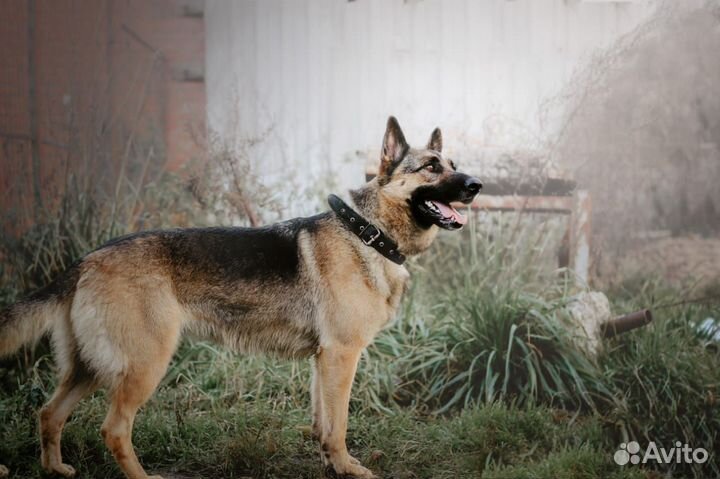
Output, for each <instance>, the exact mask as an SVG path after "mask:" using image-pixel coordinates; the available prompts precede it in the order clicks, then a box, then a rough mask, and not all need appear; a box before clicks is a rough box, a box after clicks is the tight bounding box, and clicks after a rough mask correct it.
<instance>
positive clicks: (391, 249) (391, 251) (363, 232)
mask: <svg viewBox="0 0 720 479" xmlns="http://www.w3.org/2000/svg"><path fill="white" fill-rule="evenodd" d="M328 203H329V204H330V208H332V210H333V211H334V212H335V214H336V215H337V216H338V218H340V220H341V221H342V223H343V224H344V225H345V226H346V227H347V228H348V229H349V230H350V231H352V232H353V233H355V235H356V236H357V237H358V238H360V241H362V242H363V243H365V244H366V245H368V246H371V247H373V248H375V250H377V252H378V253H380V254H381V255H383V256H385V257H386V258H387V259H389V260H390V261H392V262H393V263H396V264H403V263H404V262H405V255H403V254H402V253H400V252H399V251H398V246H397V243H396V242H395V241H393V240H392V239H391V238H390V237H388V236H387V235H386V234H385V233H383V232H382V231H381V230H380V228H378V227H377V226H375V225H374V224H372V223H370V222H369V221H368V220H366V219H365V218H363V217H362V216H361V215H360V214H359V213H358V212H357V211H355V210H353V209H352V208H350V207H349V206H348V205H347V204H346V203H345V202H344V201H343V200H341V199H340V198H338V197H337V196H336V195H330V196H328Z"/></svg>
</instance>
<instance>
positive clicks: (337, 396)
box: [0, 118, 454, 479]
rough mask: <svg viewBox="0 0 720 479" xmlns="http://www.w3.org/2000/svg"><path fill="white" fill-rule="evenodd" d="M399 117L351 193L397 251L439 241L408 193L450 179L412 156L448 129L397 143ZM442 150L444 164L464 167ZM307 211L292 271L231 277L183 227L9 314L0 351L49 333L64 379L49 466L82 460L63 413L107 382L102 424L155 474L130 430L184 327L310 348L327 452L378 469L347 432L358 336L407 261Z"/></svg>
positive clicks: (336, 459) (255, 345) (113, 446)
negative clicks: (204, 256) (416, 215)
mask: <svg viewBox="0 0 720 479" xmlns="http://www.w3.org/2000/svg"><path fill="white" fill-rule="evenodd" d="M395 127H396V122H395V120H394V119H392V118H391V120H390V122H389V124H388V132H387V133H386V137H385V140H384V149H383V152H384V153H383V157H382V159H381V168H380V175H379V176H378V178H376V179H374V180H372V181H371V182H369V183H367V184H366V185H365V186H363V187H362V188H360V189H359V190H355V191H353V192H352V197H353V200H354V203H355V207H356V208H357V209H358V210H359V211H360V212H361V213H362V214H363V215H364V216H365V217H366V218H367V219H369V220H370V221H372V222H374V223H375V224H376V225H377V226H379V227H380V228H381V229H382V230H384V231H385V232H386V233H387V234H388V235H389V236H391V237H393V238H394V239H395V240H396V241H397V242H398V245H399V249H400V251H402V252H403V253H404V254H406V255H415V254H418V253H420V252H422V251H424V250H426V249H427V248H428V247H429V246H430V244H431V243H432V241H433V239H434V238H435V236H436V234H437V230H438V228H437V227H436V226H431V227H420V226H418V225H417V224H416V222H415V221H414V219H413V216H412V214H411V212H410V210H409V208H408V203H409V199H410V195H411V194H412V193H413V191H414V190H415V189H416V188H418V187H419V186H421V185H427V184H432V183H433V182H442V181H443V179H444V176H443V175H438V174H431V173H429V172H428V171H425V170H422V171H417V168H416V167H417V166H418V164H419V162H420V161H422V159H423V158H424V157H426V156H427V155H429V154H432V155H435V156H437V157H438V158H440V156H439V150H440V148H441V145H440V143H438V142H440V141H441V140H440V133H439V130H436V132H434V133H433V135H432V137H431V141H430V143H429V145H428V149H423V150H413V149H408V148H407V147H405V145H403V144H401V143H402V142H404V138H402V133H401V132H400V130H399V126H397V127H396V129H395ZM398 135H399V138H398ZM400 147H404V149H405V151H402V152H400V151H398V148H400ZM431 148H432V149H431ZM401 154H402V155H401ZM398 157H400V158H399V159H398ZM442 161H443V165H444V166H445V168H446V170H447V171H448V172H450V171H452V170H453V169H454V168H451V165H450V164H449V163H448V162H447V160H445V159H442ZM399 162H401V164H399V165H398V164H397V163H399ZM403 165H405V166H403ZM392 167H394V168H392ZM391 168H392V169H393V171H391ZM308 225H309V226H307V227H305V226H302V227H298V228H295V227H292V225H291V224H290V223H284V224H280V225H278V226H275V227H273V228H275V229H277V230H278V231H280V232H281V233H282V232H283V231H285V230H288V231H289V230H292V231H296V232H297V257H298V264H297V267H296V269H297V271H296V272H295V273H294V276H293V278H292V279H291V280H288V279H283V277H282V275H281V274H280V273H278V275H275V276H268V277H257V275H258V274H260V273H258V272H256V271H254V272H253V274H254V275H255V276H253V275H248V276H247V277H240V278H234V279H233V280H232V281H231V280H230V279H228V278H225V277H224V276H222V275H226V276H227V274H228V273H227V271H225V270H224V269H223V268H224V267H225V265H223V264H221V263H220V262H217V261H216V262H211V261H209V260H208V264H207V265H203V264H199V263H201V262H202V261H201V260H198V259H197V258H196V257H195V256H193V255H192V254H194V253H192V251H191V252H190V253H188V248H190V249H192V248H196V246H195V245H194V243H193V241H195V240H193V239H192V238H195V236H192V237H191V239H189V240H187V241H185V240H182V241H179V240H177V241H176V237H179V238H184V237H185V236H184V235H185V234H186V233H183V232H172V233H167V234H164V233H162V232H160V233H148V234H141V235H137V236H135V237H130V238H126V239H121V240H118V241H115V242H112V243H110V244H108V245H106V246H105V247H102V248H100V249H99V250H96V251H95V252H93V253H90V254H89V255H87V256H86V257H85V258H83V259H82V260H81V261H80V262H79V263H78V264H77V265H76V266H74V267H73V268H72V270H71V272H70V273H68V274H66V275H65V277H64V279H61V280H59V283H58V284H54V285H51V286H50V287H49V288H50V290H49V292H48V291H46V292H45V293H40V294H38V295H36V296H35V297H30V298H29V300H27V301H25V302H23V303H20V304H18V305H16V306H15V307H14V308H11V309H9V310H8V311H6V312H5V313H4V316H0V331H1V332H2V334H1V335H0V355H3V354H8V353H11V352H12V351H14V350H16V349H17V348H18V347H19V346H20V345H21V344H23V343H25V342H27V341H28V340H32V339H34V338H37V337H38V336H40V335H41V334H42V333H43V332H45V331H47V330H51V333H52V341H53V345H54V349H55V352H56V357H57V362H58V366H59V369H60V371H61V382H60V385H59V386H58V388H57V390H56V392H55V394H54V396H53V397H52V399H51V400H50V401H49V402H48V403H47V405H45V406H44V407H43V409H42V411H41V414H40V431H41V446H42V457H41V461H42V465H43V467H44V468H45V470H47V471H48V472H54V473H58V474H60V475H62V476H66V477H69V476H72V475H73V474H74V472H75V471H74V470H73V468H72V467H71V466H69V465H67V464H63V462H62V458H61V453H60V436H61V433H62V429H63V426H64V424H65V421H66V420H67V418H68V417H69V415H70V413H71V411H72V410H73V408H74V407H75V406H76V405H77V403H78V402H79V401H80V400H81V399H82V398H83V397H85V396H87V395H88V394H90V393H92V392H93V391H95V390H96V389H97V388H99V387H105V388H108V389H109V391H110V395H109V397H110V407H109V411H108V413H107V417H106V418H105V421H104V423H103V426H102V429H101V432H102V436H103V438H104V440H105V443H106V445H107V447H108V448H109V449H110V451H112V454H113V455H114V457H115V459H116V460H117V462H118V464H119V465H120V468H121V469H122V471H123V472H124V473H125V474H126V476H127V477H128V478H131V479H144V478H147V477H149V476H147V474H146V473H145V471H144V470H143V468H142V466H141V465H140V463H139V461H138V459H137V456H136V455H135V452H134V450H133V446H132V443H131V434H132V426H133V421H134V418H135V414H136V413H137V411H138V409H139V408H140V407H141V406H142V405H143V404H144V403H145V402H146V401H147V400H148V399H149V398H150V396H151V395H152V394H153V392H154V391H155V389H156V388H157V386H158V384H159V382H160V381H161V379H162V377H163V376H164V374H165V372H166V369H167V367H168V364H169V363H170V360H171V358H172V356H173V353H174V352H175V350H176V348H177V345H178V343H179V341H180V338H181V337H182V335H183V333H185V332H191V333H194V334H195V335H198V336H201V337H204V338H210V339H213V340H216V341H219V342H221V343H223V344H225V345H227V346H228V347H230V348H232V349H234V350H236V351H239V352H243V353H269V354H273V355H276V356H280V357H288V358H294V357H309V356H313V357H314V361H313V384H312V388H311V390H312V407H313V416H312V417H313V431H314V434H315V436H317V438H318V439H319V440H320V443H321V449H322V459H323V461H324V462H325V464H327V465H328V466H329V467H331V468H332V469H333V470H334V471H335V473H336V474H338V475H340V476H343V475H347V476H354V477H359V478H370V477H374V476H373V474H372V473H371V472H370V471H369V470H368V469H366V468H364V467H363V466H361V465H360V463H359V462H358V461H357V460H356V459H354V458H353V457H351V456H350V455H349V453H348V450H347V447H346V444H345V435H346V429H347V413H348V403H349V398H350V390H351V387H352V383H353V377H354V375H355V371H356V368H357V363H358V360H359V358H360V355H361V352H362V350H363V349H364V348H365V347H366V346H368V345H369V344H370V343H371V342H372V340H373V338H374V337H375V335H376V334H377V332H378V331H379V330H380V329H381V328H383V327H384V326H385V325H386V324H387V323H388V322H389V321H390V320H391V319H392V318H393V317H394V316H395V313H396V312H397V309H398V306H399V304H400V300H401V297H402V295H403V293H404V291H405V290H406V288H407V284H408V279H409V274H408V271H407V269H406V268H405V267H404V266H401V265H398V264H395V263H393V262H391V261H388V260H387V259H386V258H384V257H383V256H381V255H380V254H378V253H377V252H376V251H375V250H373V249H371V248H369V247H367V246H366V245H364V244H363V243H362V242H361V240H360V239H359V238H358V237H356V236H355V235H354V234H353V233H351V232H350V231H349V230H348V229H346V228H345V227H344V226H343V225H342V224H341V222H340V220H339V219H338V218H337V217H336V216H334V215H332V214H325V215H322V216H318V217H315V218H314V219H312V222H309V223H308ZM293 228H295V229H293ZM187 234H189V235H198V236H197V238H200V236H199V235H206V236H208V235H212V234H215V233H214V232H212V231H211V230H208V232H205V231H200V232H195V233H187ZM217 234H220V233H217ZM203 244H204V243H203ZM198 248H199V247H198ZM196 249H197V248H196ZM193 251H195V250H193ZM230 260H232V258H230ZM253 261H255V260H253ZM218 277H222V279H218ZM0 473H1V472H0ZM150 477H159V476H150Z"/></svg>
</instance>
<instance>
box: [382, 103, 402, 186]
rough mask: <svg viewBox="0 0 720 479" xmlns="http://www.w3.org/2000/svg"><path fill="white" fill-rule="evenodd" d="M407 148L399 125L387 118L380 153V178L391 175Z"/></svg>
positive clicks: (393, 118) (392, 118)
mask: <svg viewBox="0 0 720 479" xmlns="http://www.w3.org/2000/svg"><path fill="white" fill-rule="evenodd" d="M408 148H409V146H408V144H407V142H406V141H405V135H403V132H402V130H401V129H400V125H399V124H398V121H397V119H396V118H395V117H394V116H391V117H390V118H388V122H387V128H386V129H385V137H384V138H383V145H382V151H381V153H380V171H379V173H380V176H383V175H387V174H390V173H392V170H393V169H394V168H395V166H396V164H397V162H399V161H400V160H402V159H403V157H404V156H405V153H407V150H408Z"/></svg>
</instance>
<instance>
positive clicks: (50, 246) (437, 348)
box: [0, 191, 720, 478]
mask: <svg viewBox="0 0 720 479" xmlns="http://www.w3.org/2000/svg"><path fill="white" fill-rule="evenodd" d="M151 193H152V194H155V192H152V191H151ZM171 193H172V192H171ZM161 197H162V198H167V197H169V198H173V197H174V196H173V195H172V194H170V195H169V196H165V194H163V196H161ZM151 198H152V197H151ZM77 199H78V198H76V199H75V200H77ZM68 204H69V205H73V206H72V208H68V209H67V214H65V215H63V214H61V215H58V216H57V217H51V219H52V218H57V219H54V220H52V221H46V222H39V223H38V224H37V225H36V226H35V227H34V228H32V229H31V230H29V232H28V234H27V235H25V236H23V237H21V238H20V239H19V240H18V241H17V242H15V243H11V242H7V241H6V242H4V243H3V248H4V252H5V257H6V258H9V259H10V261H6V262H4V263H3V266H4V267H5V268H6V281H5V282H4V284H3V285H0V286H2V288H0V291H2V295H0V300H2V302H3V303H5V302H8V301H11V300H12V299H14V298H15V297H16V296H17V295H18V293H19V289H26V288H29V287H33V286H36V285H37V284H38V283H42V281H43V279H44V278H47V277H50V276H52V274H53V273H54V271H55V270H57V269H58V268H60V267H62V265H63V264H65V263H66V262H67V261H70V260H71V259H72V258H73V257H75V256H78V255H80V254H82V253H83V252H85V251H87V250H88V249H91V248H92V247H94V246H96V244H97V243H98V242H99V241H101V240H102V239H103V238H104V237H105V236H107V235H108V234H109V232H112V231H114V230H111V229H108V227H107V225H108V224H112V223H108V222H107V218H112V217H108V216H105V215H104V214H101V215H99V216H98V214H97V213H95V212H93V211H92V210H91V211H87V210H88V209H91V208H90V207H91V206H92V208H95V206H93V205H96V203H93V202H91V201H86V202H84V203H83V202H78V201H72V202H69V203H68ZM135 204H141V205H157V204H165V203H158V202H157V201H149V200H147V199H145V197H144V196H142V195H141V194H138V197H137V200H136V201H135ZM123 211H126V212H132V218H135V219H137V218H152V216H149V215H145V214H143V211H142V208H140V209H138V208H137V207H133V208H131V209H128V210H123ZM98 218H100V219H102V221H99V220H98ZM83 225H85V226H83ZM88 225H89V226H88ZM93 225H95V226H93ZM140 226H143V225H138V222H137V221H136V220H133V221H132V222H130V223H127V224H126V223H120V224H119V226H117V227H116V228H120V229H121V230H123V232H124V231H125V230H132V229H136V228H138V227H140ZM558 231H559V229H558V228H557V227H556V225H554V224H553V223H552V221H545V220H543V219H537V218H533V217H528V216H522V217H518V216H516V215H505V216H499V217H498V216H495V217H491V218H490V219H480V220H479V221H473V222H471V224H470V227H469V228H468V229H467V230H466V231H464V232H462V233H460V234H448V235H442V237H441V238H440V240H439V241H438V242H437V244H436V245H435V246H434V247H433V249H432V250H431V251H430V252H429V253H428V254H427V255H426V256H425V257H423V258H422V259H421V260H420V261H414V262H411V263H410V265H409V267H410V268H411V270H412V272H413V284H412V287H411V290H410V291H409V293H408V295H407V297H406V299H405V301H404V303H403V306H402V310H401V312H400V315H399V317H398V319H397V320H396V321H395V322H394V323H393V324H392V325H391V326H390V327H389V328H388V329H387V330H385V331H384V332H382V333H381V334H380V335H379V337H378V338H377V340H376V341H375V343H374V344H373V345H372V346H371V347H370V348H368V351H367V352H366V353H365V354H364V356H363V358H362V360H361V363H360V367H359V372H358V376H357V378H356V383H355V387H354V394H353V399H352V402H351V419H350V431H349V447H350V449H351V451H352V452H353V453H354V454H355V455H356V456H357V457H358V458H360V459H361V460H362V461H363V462H364V463H366V464H367V465H368V466H369V467H371V468H372V469H373V470H375V471H376V472H378V473H380V474H382V475H383V476H384V477H388V478H389V477H392V478H446V477H447V478H450V477H452V478H456V477H483V478H524V477H527V478H545V477H547V478H551V477H552V478H554V477H562V478H601V477H602V478H605V477H610V478H620V477H623V478H625V477H632V478H634V477H660V476H661V475H671V476H672V477H697V478H704V477H715V476H720V464H719V463H718V458H717V451H718V450H720V438H718V434H719V433H718V431H720V407H718V403H717V401H718V399H717V398H718V397H719V396H720V353H719V352H718V345H717V344H716V343H713V342H712V341H710V340H708V338H707V337H702V336H701V335H698V334H697V333H695V331H694V328H693V324H697V323H699V322H700V321H702V320H703V319H705V318H707V317H715V318H718V317H720V306H718V304H717V303H713V302H704V303H697V304H696V303H688V304H675V303H678V302H680V303H682V300H683V299H684V298H686V297H687V296H686V295H687V293H686V292H678V291H673V290H667V289H664V288H663V287H662V286H661V285H659V284H657V283H655V282H653V281H650V280H649V279H643V280H642V281H639V282H637V281H636V282H634V283H630V282H629V283H627V284H625V285H624V286H623V287H622V288H620V289H619V290H617V291H613V292H611V294H610V297H611V300H612V302H613V309H614V311H617V312H625V311H632V310H635V309H639V308H641V307H651V308H655V318H656V319H655V321H654V324H653V325H651V326H649V327H646V328H643V329H641V330H638V331H635V332H632V333H629V334H626V335H622V336H620V337H618V338H616V339H613V340H611V341H606V342H605V344H604V349H603V351H602V352H601V353H600V355H599V356H598V357H597V358H589V357H587V356H586V355H585V353H583V352H582V351H579V350H577V349H576V346H575V343H574V342H573V341H572V338H571V337H569V335H568V333H567V328H566V327H565V321H566V320H567V319H566V316H565V314H564V305H565V304H566V303H567V301H568V300H569V298H570V296H571V295H572V293H573V290H572V288H571V283H570V282H569V281H568V280H567V277H566V275H567V273H566V272H564V271H558V270H555V269H554V268H553V267H552V258H553V257H554V250H553V247H554V246H553V245H554V244H556V239H557V232H558ZM60 259H61V260H60ZM7 275H11V276H13V277H18V276H19V281H17V280H14V281H13V282H12V283H11V282H10V281H8V279H9V276H7ZM17 285H20V287H21V288H18V287H17ZM663 306H664V307H663ZM309 375H310V374H309V367H308V364H307V362H302V361H300V362H295V363H291V362H277V361H272V360H266V359H263V358H247V357H239V356H237V355H235V354H233V353H231V352H228V351H225V350H222V349H219V348H218V347H216V346H214V345H212V344H208V343H203V342H185V343H183V345H182V346H181V348H180V350H179V351H178V353H177V355H176V358H175V360H174V361H173V363H172V365H171V367H170V369H169V371H168V374H167V376H166V378H165V379H164V381H163V383H162V385H161V388H160V389H159V391H158V393H157V395H156V396H155V397H154V398H153V399H152V400H151V401H150V403H149V404H148V405H147V406H146V407H145V408H144V409H143V411H142V413H141V414H140V416H139V417H138V420H137V422H136V427H135V436H134V441H135V444H136V447H137V449H138V451H139V453H140V455H141V460H142V462H143V463H144V464H145V465H146V466H147V467H148V469H150V470H154V471H161V472H163V473H165V474H168V475H170V474H173V475H175V476H176V477H233V478H234V477H236V478H243V477H253V478H285V477H288V478H289V477H292V478H295V477H319V476H321V474H322V470H321V467H320V464H319V456H318V454H317V445H316V443H314V442H313V441H312V440H311V439H310V438H309V437H308V435H307V430H308V428H307V425H308V422H309V410H308V409H309V392H308V385H309ZM54 381H55V379H54V375H53V365H52V361H51V359H50V356H49V354H48V352H47V347H46V346H41V348H40V349H39V350H38V352H37V354H35V355H34V356H33V355H28V354H26V355H19V356H18V357H16V358H12V359H10V360H9V361H6V362H4V363H3V364H2V365H0V386H1V389H0V437H2V439H3V440H2V442H0V459H1V461H0V462H5V463H6V464H7V465H8V466H10V468H11V471H12V474H13V476H11V477H37V476H38V474H39V469H38V468H39V464H38V461H37V457H38V454H39V445H38V439H37V434H36V429H37V424H36V411H37V409H38V408H39V406H40V405H41V404H42V403H43V402H44V401H45V400H47V398H48V396H49V395H50V393H51V391H52V389H53V387H54ZM105 403H106V401H105V397H104V395H103V393H98V394H96V395H95V396H93V397H92V398H90V399H88V400H86V401H85V402H84V403H83V404H82V405H81V406H80V407H79V408H78V409H77V411H76V412H75V414H74V417H73V419H72V421H71V422H70V423H69V425H68V427H67V431H66V434H65V436H64V446H63V447H64V454H65V459H66V461H67V462H69V463H71V464H73V465H74V466H75V467H76V468H77V469H78V470H79V471H80V473H81V475H82V477H120V473H119V470H118V469H117V467H116V466H115V464H114V461H113V460H112V459H111V457H110V456H109V453H108V452H107V451H106V449H105V447H104V445H103V444H102V440H101V438H100V435H99V428H100V424H101V423H102V420H103V417H104V414H105V409H106V404H105ZM631 439H633V440H638V441H639V442H641V444H647V442H648V441H651V440H653V441H656V442H657V443H658V444H660V445H667V446H671V445H672V444H673V443H674V442H675V441H683V442H686V443H688V444H690V445H691V446H693V447H704V448H705V449H707V450H708V451H710V452H711V454H712V456H711V458H710V460H709V461H708V462H707V463H706V464H703V465H684V464H675V463H673V464H648V465H643V466H625V467H619V466H617V465H615V464H614V463H613V461H612V455H613V453H614V452H615V450H616V449H617V445H618V444H619V443H620V442H623V441H628V440H631Z"/></svg>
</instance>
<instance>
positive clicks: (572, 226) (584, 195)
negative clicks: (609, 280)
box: [365, 162, 592, 286]
mask: <svg viewBox="0 0 720 479" xmlns="http://www.w3.org/2000/svg"><path fill="white" fill-rule="evenodd" d="M376 174H377V167H376V166H375V163H374V162H372V163H368V165H367V167H366V170H365V179H366V180H367V181H370V180H371V179H372V178H373V177H374V176H375V175H376ZM560 181H562V182H564V183H565V186H568V185H572V188H571V189H567V191H566V192H562V191H557V194H553V195H544V194H534V190H533V189H532V188H525V187H524V185H516V186H517V187H516V188H515V189H514V191H520V192H522V191H528V194H496V193H490V194H480V195H478V196H477V197H476V198H475V200H474V201H473V203H472V205H471V206H470V207H471V208H472V209H473V210H478V211H480V210H482V211H488V212H491V211H517V212H522V213H550V214H560V215H567V216H568V218H569V221H568V228H567V234H566V238H567V240H568V245H567V246H568V253H569V254H568V256H569V264H567V265H565V264H560V266H568V267H569V269H570V270H571V271H572V272H573V275H574V279H575V281H576V282H577V283H578V284H580V285H582V286H587V285H588V282H589V280H590V239H591V232H592V231H591V229H590V218H591V215H592V202H591V200H590V193H589V192H588V191H587V190H580V189H576V188H575V187H574V183H573V182H571V181H568V180H560ZM488 186H493V187H491V188H487V187H484V190H485V191H492V192H501V191H502V192H504V191H507V190H508V189H509V188H508V185H505V184H501V185H488ZM563 193H564V194H563ZM456 206H462V207H465V205H462V204H458V205H456Z"/></svg>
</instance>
